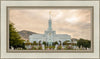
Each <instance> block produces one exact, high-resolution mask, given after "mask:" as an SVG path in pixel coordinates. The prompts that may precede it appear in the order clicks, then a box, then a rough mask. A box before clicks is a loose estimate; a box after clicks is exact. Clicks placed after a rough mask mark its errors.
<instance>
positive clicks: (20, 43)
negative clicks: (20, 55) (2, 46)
mask: <svg viewBox="0 0 100 59" xmlns="http://www.w3.org/2000/svg"><path fill="white" fill-rule="evenodd" d="M13 25H14V24H13V23H10V24H9V45H10V47H11V46H12V47H14V49H15V48H18V47H21V48H25V44H24V40H21V37H20V35H19V34H18V32H17V31H16V29H15V28H14V26H13ZM10 47H9V48H10Z"/></svg>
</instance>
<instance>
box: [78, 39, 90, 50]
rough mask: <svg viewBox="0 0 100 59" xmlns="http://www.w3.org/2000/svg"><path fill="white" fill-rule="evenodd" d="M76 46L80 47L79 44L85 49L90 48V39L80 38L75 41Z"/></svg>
mask: <svg viewBox="0 0 100 59" xmlns="http://www.w3.org/2000/svg"><path fill="white" fill-rule="evenodd" d="M77 46H78V47H79V48H80V47H81V46H82V47H85V48H86V49H87V48H90V47H91V41H90V40H85V39H82V38H81V39H80V40H78V41H77Z"/></svg>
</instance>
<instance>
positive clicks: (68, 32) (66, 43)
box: [7, 7, 93, 51]
mask: <svg viewBox="0 0 100 59" xmlns="http://www.w3.org/2000/svg"><path fill="white" fill-rule="evenodd" d="M7 12H8V18H9V19H8V21H9V49H10V50H48V51H49V50H85V51H86V50H87V51H89V50H91V49H92V48H91V42H92V40H93V37H92V36H93V34H92V32H93V31H92V30H93V26H92V21H93V17H92V16H93V8H92V7H86V8H85V7H83V8H82V7H81V8H80V7H76V8H74V7H72V8H67V7H63V8H60V7H58V8H57V7H56V8H54V7H50V8H49V7H48V8H47V7H44V8H42V7H39V8H34V7H33V8H32V7H31V8H27V7H26V8H20V7H19V8H18V7H17V8H13V7H12V8H10V7H8V9H7Z"/></svg>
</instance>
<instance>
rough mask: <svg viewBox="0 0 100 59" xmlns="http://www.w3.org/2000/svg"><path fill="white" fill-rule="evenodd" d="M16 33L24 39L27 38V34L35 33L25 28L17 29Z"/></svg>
mask: <svg viewBox="0 0 100 59" xmlns="http://www.w3.org/2000/svg"><path fill="white" fill-rule="evenodd" d="M18 33H19V35H20V36H21V37H22V39H24V40H28V39H29V35H32V34H37V33H35V32H31V31H27V30H22V31H19V32H18Z"/></svg>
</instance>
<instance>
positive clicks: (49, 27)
mask: <svg viewBox="0 0 100 59" xmlns="http://www.w3.org/2000/svg"><path fill="white" fill-rule="evenodd" d="M48 30H52V20H51V11H50V12H49V21H48Z"/></svg>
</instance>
